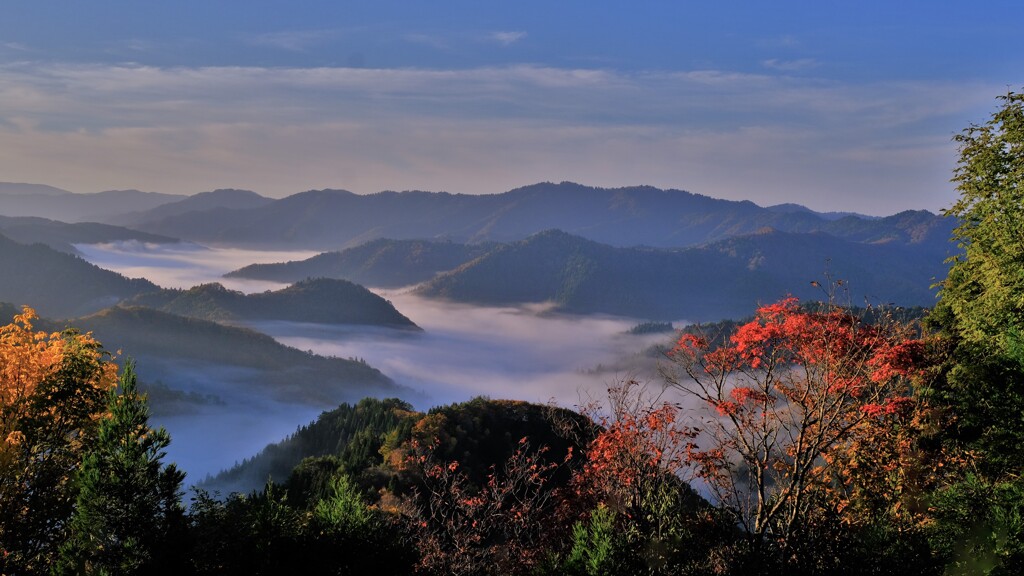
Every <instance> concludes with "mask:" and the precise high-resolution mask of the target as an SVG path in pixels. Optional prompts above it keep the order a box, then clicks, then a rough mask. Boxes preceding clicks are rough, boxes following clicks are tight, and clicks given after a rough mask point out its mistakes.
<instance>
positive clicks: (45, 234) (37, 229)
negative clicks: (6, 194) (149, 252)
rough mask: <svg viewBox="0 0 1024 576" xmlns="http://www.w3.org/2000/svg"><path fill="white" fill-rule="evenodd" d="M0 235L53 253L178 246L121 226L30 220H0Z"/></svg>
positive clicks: (168, 239) (155, 235)
mask: <svg viewBox="0 0 1024 576" xmlns="http://www.w3.org/2000/svg"><path fill="white" fill-rule="evenodd" d="M0 233H3V234H4V236H7V237H8V238H10V239H11V240H14V241H15V242H20V243H22V244H34V243H37V242H38V243H41V244H46V245H47V246H49V247H50V248H53V249H54V250H60V251H61V252H67V253H69V254H77V253H78V251H77V250H75V247H74V246H73V244H97V243H100V242H114V241H118V240H137V241H139V242H152V243H156V244H166V243H172V242H177V241H178V240H177V239H175V238H170V237H168V236H160V235H158V234H148V233H146V232H139V231H137V230H131V229H129V228H124V227H122V226H111V225H109V224H97V223H95V222H76V223H73V224H68V223H66V222H58V221H56V220H48V219H46V218H38V217H33V216H16V217H11V216H0Z"/></svg>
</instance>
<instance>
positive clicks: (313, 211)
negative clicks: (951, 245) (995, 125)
mask: <svg viewBox="0 0 1024 576" xmlns="http://www.w3.org/2000/svg"><path fill="white" fill-rule="evenodd" d="M915 214H918V216H916V217H915V218H911V219H909V220H908V219H907V218H904V217H898V218H897V217H890V218H861V217H858V216H845V217H842V218H839V219H835V218H834V217H832V216H826V215H819V214H817V213H814V212H811V211H794V210H782V211H780V210H772V209H768V208H762V207H760V206H758V205H756V204H754V203H752V202H749V201H744V202H736V201H729V200H719V199H715V198H709V197H707V196H701V195H699V194H692V193H690V192H685V191H682V190H661V189H658V188H654V187H650V186H635V187H628V188H593V187H588V186H582V185H579V184H573V183H570V182H563V183H561V184H552V183H541V184H535V185H532V186H526V187H523V188H518V189H515V190H511V191H509V192H505V193H502V194H484V195H467V194H448V193H443V192H438V193H432V192H418V191H412V192H380V193H377V194H369V195H357V194H353V193H351V192H346V191H343V190H311V191H308V192H302V193H299V194H294V195H292V196H289V197H287V198H282V199H280V200H275V201H273V202H271V203H268V204H266V205H264V206H258V207H253V208H245V209H229V208H226V207H219V208H214V209H210V210H205V211H202V212H190V213H188V214H180V215H176V216H167V217H163V218H158V219H147V218H145V217H140V218H139V219H138V220H136V221H135V222H132V223H129V224H130V225H137V226H145V229H146V230H147V231H150V232H154V233H159V234H166V235H169V236H174V237H176V238H185V239H188V240H193V241H197V242H208V243H223V244H232V245H250V246H280V247H303V248H313V249H326V250H338V249H341V248H344V247H350V246H357V245H360V244H363V243H365V242H367V241H369V240H374V239H377V238H393V239H399V240H403V239H422V238H443V239H450V240H453V241H457V242H464V243H476V242H483V241H497V242H508V241H515V240H520V239H523V238H525V237H527V236H529V235H531V234H535V233H537V232H541V231H543V230H547V229H552V228H557V229H560V230H565V231H566V232H569V233H571V234H575V235H579V236H582V237H585V238H587V239H590V240H594V241H598V242H602V243H605V244H609V245H613V246H639V245H646V246H656V247H681V246H692V245H698V244H703V243H707V242H712V241H716V240H722V239H725V238H729V237H731V236H736V235H742V234H751V233H754V232H756V231H757V230H760V229H761V228H764V227H766V226H770V227H772V228H775V229H777V230H781V231H785V232H801V233H810V232H827V233H829V234H832V235H835V236H839V237H843V238H847V239H851V240H864V239H871V240H873V241H878V240H886V239H889V240H904V241H905V240H907V239H908V238H910V239H913V241H914V242H925V241H938V242H942V243H944V242H945V241H946V239H947V238H949V234H948V231H949V229H950V228H951V225H952V223H951V222H949V221H946V220H944V219H943V218H941V217H939V216H936V215H934V214H930V213H927V212H920V213H915ZM908 227H909V228H908Z"/></svg>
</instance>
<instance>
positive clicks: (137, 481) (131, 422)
mask: <svg viewBox="0 0 1024 576" xmlns="http://www.w3.org/2000/svg"><path fill="white" fill-rule="evenodd" d="M109 411H110V414H109V416H108V417H106V418H105V419H103V420H102V421H101V422H100V425H99V435H98V438H97V441H96V444H95V446H94V447H93V448H92V450H91V451H90V452H89V453H88V454H87V455H86V457H85V459H84V461H83V463H82V467H81V469H80V471H79V474H78V484H79V492H78V499H77V502H76V507H75V512H74V515H73V517H72V520H71V530H70V531H71V535H70V538H69V539H68V541H67V542H66V543H65V544H64V545H63V546H62V547H61V554H60V560H59V562H58V564H57V566H56V567H55V570H54V571H55V572H56V573H58V574H110V575H115V574H160V573H168V574H169V573H178V572H179V570H177V569H176V567H175V566H174V562H173V559H174V558H175V557H177V556H180V553H181V550H180V549H179V550H175V547H176V546H175V545H176V544H180V540H179V537H180V535H181V530H182V528H183V526H184V509H183V508H182V506H181V503H180V497H181V482H182V480H184V477H185V474H184V473H182V472H181V471H179V470H178V469H177V468H176V467H175V466H174V464H170V465H166V466H165V465H164V464H163V463H162V460H163V458H164V456H165V449H166V448H167V446H168V445H169V444H170V441H171V439H170V435H168V433H167V431H166V430H164V429H163V428H159V429H156V430H154V429H153V428H151V427H150V426H149V407H148V405H147V404H146V399H145V396H143V395H142V394H140V393H139V391H138V387H137V384H136V378H135V370H134V366H133V365H132V364H131V363H130V362H129V363H126V364H125V366H124V370H123V371H122V373H121V379H120V384H119V387H118V390H113V391H111V393H110V398H109Z"/></svg>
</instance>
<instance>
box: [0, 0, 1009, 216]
mask: <svg viewBox="0 0 1024 576" xmlns="http://www.w3.org/2000/svg"><path fill="white" fill-rule="evenodd" d="M1022 25H1024V3H1021V2H1016V1H989V2H982V1H978V2H970V3H968V2H954V1H950V2H925V1H919V0H911V1H901V2H888V1H886V2H883V1H878V0H866V1H862V2H833V1H828V0H819V1H816V2H811V1H806V2H804V1H800V2H797V1H791V2H787V1H780V2H774V3H767V2H753V1H750V2H739V1H733V2H690V1H682V0H679V1H671V2H669V1H650V0H637V1H633V2H612V1H608V2H593V1H590V2H583V1H576V0H570V1H561V2H537V1H533V0H520V1H518V2H501V3H497V2H469V1H462V0H455V1H439V2H424V1H414V0H402V1H399V0H376V1H358V2H355V1H345V0H306V1H304V2H301V3H294V2H283V1H268V0H250V1H247V2H228V1H224V0H179V1H177V2H156V1H151V0H150V1H140V0H131V1H128V0H91V1H90V2H81V1H77V0H76V1H70V0H54V1H50V2H29V1H27V0H12V1H10V2H5V3H4V8H3V16H2V18H0V181H7V182H32V183H43V184H49V185H53V186H57V187H61V188H65V189H67V190H71V191H76V192H96V191H101V190H109V189H127V188H135V189H141V190H145V191H157V192H168V193H179V194H193V193H197V192H202V191H206V190H213V189H216V188H228V187H230V188H245V189H250V190H254V191H256V192H259V193H261V194H264V195H267V196H273V197H282V196H286V195H289V194H293V193H296V192H301V191H304V190H309V189H322V188H338V189H346V190H350V191H353V192H356V193H373V192H377V191H380V190H408V189H419V190H431V191H448V192H453V193H470V194H477V193H499V192H503V191H506V190H509V189H512V188H515V187H518V186H524V185H528V184H532V183H536V182H541V181H554V182H559V181H564V180H569V181H574V182H579V183H582V184H587V185H592V186H602V187H618V186H630V185H641V184H644V185H653V186H657V187H660V188H678V189H683V190H688V191H691V192H696V193H700V194H705V195H708V196H713V197H718V198H728V199H736V200H740V199H749V200H753V201H755V202H757V203H759V204H762V205H771V204H776V203H782V202H797V203H801V204H804V205H807V206H809V207H811V208H814V209H816V210H823V211H825V210H853V211H858V212H864V213H869V214H890V213H894V212H896V211H899V210H904V209H917V208H924V209H929V210H932V211H938V210H940V209H942V208H944V207H947V206H949V205H950V204H951V203H952V201H953V199H954V198H955V194H956V192H955V189H954V188H953V185H952V184H950V182H949V178H950V176H951V173H952V170H953V168H954V167H955V164H956V156H957V150H956V147H955V144H954V143H953V142H952V137H953V136H954V135H955V134H957V133H958V132H959V131H961V130H962V129H963V128H965V127H966V126H968V125H969V124H970V123H972V122H974V123H980V122H984V121H985V120H986V119H987V118H988V116H989V115H990V114H991V113H992V111H993V110H994V109H995V107H996V105H997V101H996V97H997V96H999V95H1000V94H1005V93H1006V92H1007V91H1008V90H1021V89H1022V88H1024V34H1021V33H1020V29H1021V27H1022Z"/></svg>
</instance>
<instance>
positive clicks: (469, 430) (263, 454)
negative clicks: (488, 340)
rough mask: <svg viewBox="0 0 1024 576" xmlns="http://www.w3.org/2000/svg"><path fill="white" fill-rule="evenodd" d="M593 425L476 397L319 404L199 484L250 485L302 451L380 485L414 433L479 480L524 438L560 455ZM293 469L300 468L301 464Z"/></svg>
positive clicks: (292, 462) (279, 477) (288, 471)
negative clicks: (426, 405)
mask: <svg viewBox="0 0 1024 576" xmlns="http://www.w3.org/2000/svg"><path fill="white" fill-rule="evenodd" d="M567 429H571V433H568V434H567ZM597 432H598V429H597V427H596V426H595V425H594V424H593V423H592V422H591V421H590V420H589V419H588V418H586V417H584V416H581V415H580V414H578V413H575V412H572V411H570V410H566V409H563V408H554V407H551V406H544V405H538V404H531V403H528V402H521V401H512V400H490V399H486V398H476V399H474V400H470V401H468V402H462V403H458V404H451V405H448V406H439V407H436V408H433V409H431V410H430V411H429V412H427V413H423V412H416V411H414V410H413V409H412V406H410V405H409V404H408V403H406V402H404V401H401V400H398V399H393V398H392V399H387V400H377V399H373V398H366V399H363V400H361V401H360V402H359V403H358V404H354V405H353V404H342V405H341V406H339V407H338V408H336V409H334V410H331V411H329V412H324V413H323V414H321V415H320V417H319V418H317V419H316V421H314V422H311V423H309V424H308V425H305V426H302V427H300V428H299V429H298V430H296V432H295V433H294V434H292V435H291V436H289V437H287V438H285V439H283V440H282V441H281V442H278V443H275V444H270V445H268V446H267V447H266V448H264V449H263V450H262V451H260V453H259V454H256V455H255V456H253V457H251V458H248V459H246V460H245V461H243V462H242V463H240V464H238V465H236V466H235V467H233V468H231V469H230V470H225V471H223V472H221V473H220V474H218V475H217V476H215V477H213V478H209V479H207V480H205V481H204V482H203V484H202V487H204V488H209V489H217V490H222V491H226V490H241V491H248V490H251V489H254V488H259V487H261V486H263V485H264V484H265V483H266V482H267V480H268V479H273V480H274V481H276V482H283V481H285V480H288V479H289V476H290V475H292V473H293V469H295V467H296V466H297V465H299V464H300V462H302V461H303V460H304V459H306V458H320V457H331V462H332V464H333V466H332V470H338V468H339V467H340V468H341V470H343V471H344V473H346V474H349V475H351V476H352V477H353V478H354V479H356V481H357V482H358V483H360V484H362V485H363V486H371V485H376V486H375V488H377V489H380V488H384V487H385V486H387V485H388V484H389V477H391V476H394V475H396V474H398V473H400V472H402V471H403V470H404V469H405V468H406V467H407V463H406V462H404V456H405V455H408V454H410V453H412V452H414V449H413V447H412V446H411V443H412V442H413V441H414V440H415V441H416V442H419V443H421V445H422V443H423V442H424V441H426V440H431V441H436V442H438V446H437V448H436V452H435V456H436V457H437V458H438V459H439V460H440V461H452V460H456V461H458V462H459V466H460V469H461V470H462V471H463V472H465V473H466V474H468V476H469V478H470V479H471V480H472V481H473V482H475V483H478V484H480V483H483V482H485V481H486V477H487V473H488V472H489V471H490V470H491V467H492V466H495V465H500V464H501V463H503V462H504V461H505V460H506V459H507V458H508V457H509V456H510V455H511V454H512V453H513V452H515V451H516V449H517V447H518V445H519V442H520V440H521V439H523V438H527V439H529V442H530V443H531V445H532V446H533V447H534V448H539V447H541V446H547V447H548V449H549V450H550V454H548V456H547V458H548V459H550V460H554V461H557V460H559V459H563V458H565V455H566V452H567V450H568V448H569V447H570V446H572V447H573V450H576V451H577V453H578V451H579V450H581V449H582V448H583V446H584V445H585V443H586V442H587V441H589V440H590V439H591V438H592V437H593V436H594V435H596V434H597ZM296 474H298V475H299V476H301V475H302V471H301V470H296ZM562 480H563V481H564V480H565V478H562ZM296 481H300V482H301V479H300V478H296V477H295V475H292V480H291V482H296ZM392 486H393V484H392ZM303 488H305V489H308V488H309V487H308V486H303Z"/></svg>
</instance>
